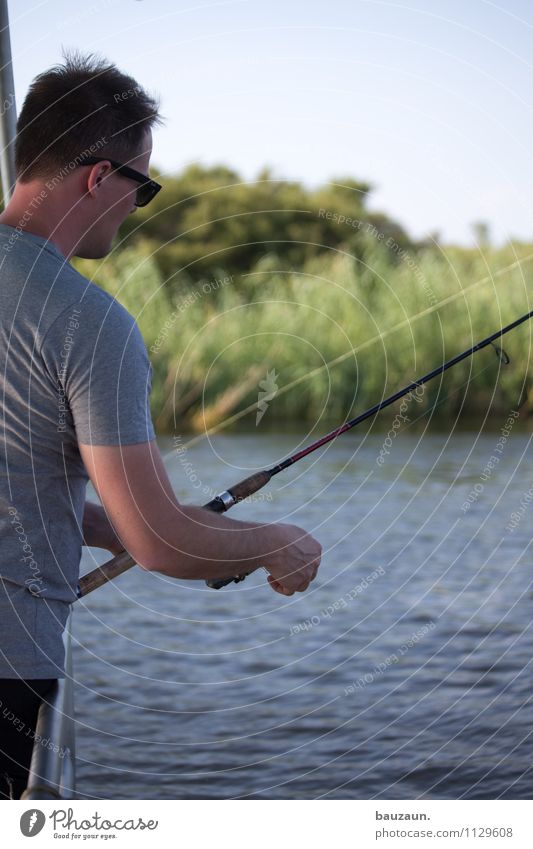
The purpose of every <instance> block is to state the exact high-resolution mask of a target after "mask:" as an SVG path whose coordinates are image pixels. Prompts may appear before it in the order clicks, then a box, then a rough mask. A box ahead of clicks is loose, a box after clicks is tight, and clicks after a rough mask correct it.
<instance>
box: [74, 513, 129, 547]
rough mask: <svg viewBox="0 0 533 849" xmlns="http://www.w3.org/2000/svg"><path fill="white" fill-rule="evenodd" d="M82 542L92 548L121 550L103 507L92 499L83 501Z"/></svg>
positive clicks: (120, 544)
mask: <svg viewBox="0 0 533 849" xmlns="http://www.w3.org/2000/svg"><path fill="white" fill-rule="evenodd" d="M83 542H84V545H88V546H93V547H94V548H106V549H107V550H108V551H111V552H112V553H113V554H118V553H119V551H122V550H123V545H122V543H121V542H120V540H119V539H118V537H117V535H116V534H115V531H114V528H113V526H112V524H111V522H110V521H109V519H108V518H107V516H106V512H105V510H104V508H103V507H101V506H100V505H99V504H93V503H92V501H86V502H85V508H84V511H83Z"/></svg>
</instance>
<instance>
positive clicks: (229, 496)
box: [77, 310, 533, 598]
mask: <svg viewBox="0 0 533 849" xmlns="http://www.w3.org/2000/svg"><path fill="white" fill-rule="evenodd" d="M532 317H533V310H531V312H528V313H526V314H525V315H523V316H521V317H520V318H517V319H516V320H515V321H513V322H511V324H507V325H505V327H502V328H500V330H497V331H496V333H492V334H491V335H490V336H487V337H486V338H485V339H482V340H481V342H478V343H477V344H476V345H472V347H471V348H467V350H466V351H463V352H462V353H461V354H457V355H456V356H455V357H452V359H451V360H448V361H447V362H445V363H443V364H442V365H440V366H437V367H436V368H434V369H433V370H432V371H430V372H428V373H427V374H424V375H423V376H422V377H419V378H418V379H417V380H413V381H412V383H409V384H408V386H405V387H404V388H403V389H400V390H398V392H395V393H394V394H393V395H389V397H388V398H385V399H384V400H383V401H380V402H379V403H378V404H374V406H373V407H370V408H369V409H368V410H365V412H364V413H360V414H359V415H358V416H355V418H353V419H350V420H349V421H347V422H345V423H344V424H343V425H341V426H340V427H337V428H335V430H332V431H331V432H330V433H327V434H326V435H325V436H322V437H320V439H317V440H316V441H315V442H312V443H311V445H308V446H307V447H306V448H303V449H302V450H301V451H297V452H296V453H295V454H292V455H291V456H290V457H287V458H286V459H285V460H282V461H281V463H278V464H277V465H275V466H272V468H271V469H263V470H262V471H260V472H256V473H255V474H253V475H250V477H247V478H245V479H244V480H242V481H240V482H239V483H237V484H235V485H234V486H232V487H231V488H230V489H227V490H225V491H224V492H221V493H220V494H219V495H217V496H216V497H215V498H213V499H212V500H211V501H209V502H208V503H207V504H204V505H203V506H204V508H205V509H206V510H211V511H212V512H214V513H226V512H227V511H228V510H229V509H230V508H231V507H233V506H234V504H237V503H238V502H239V501H244V499H246V498H249V497H250V495H253V494H254V493H255V492H258V490H260V489H262V488H263V487H264V486H266V484H267V483H268V482H269V481H270V480H271V479H272V478H273V477H274V475H277V474H279V473H280V472H283V471H284V470H285V469H288V468H289V466H292V465H294V463H297V462H298V460H302V459H303V458H304V457H307V456H308V455H309V454H312V453H313V451H316V450H317V449H318V448H321V447H322V446H323V445H327V444H328V442H332V441H333V440H334V439H337V437H338V436H340V435H341V434H342V433H346V431H347V430H351V429H352V428H353V427H355V426H356V425H358V424H361V422H364V421H365V420H366V419H369V418H370V417H371V416H374V415H376V414H377V413H379V412H380V411H381V410H383V409H385V407H389V406H390V405H391V404H394V403H395V402H396V401H399V400H400V398H403V397H404V396H405V395H409V394H410V393H412V392H414V391H415V390H416V389H418V388H419V387H420V386H424V385H425V384H426V383H429V381H430V380H433V378H435V377H438V375H440V374H443V373H444V372H445V371H447V370H448V369H450V368H452V367H453V366H455V365H457V363H460V362H462V360H466V359H467V358H468V357H471V356H472V355H473V354H475V353H476V352H477V351H481V349H482V348H486V347H487V345H492V346H493V347H494V348H495V350H496V353H497V355H498V357H499V359H500V362H502V363H503V364H505V365H506V364H508V363H509V358H508V356H507V354H506V353H505V351H503V350H502V349H501V348H499V347H498V346H497V345H495V344H494V342H495V340H496V339H500V338H501V337H502V336H504V335H505V334H506V333H509V331H511V330H514V328H515V327H518V326H519V325H520V324H523V323H524V322H525V321H528V320H529V319H531V318H532ZM134 565H135V561H134V560H133V558H132V557H131V556H130V555H129V554H128V552H127V551H123V552H121V554H118V555H117V556H116V557H114V558H113V559H112V560H109V561H108V562H107V563H104V564H103V565H102V566H99V567H97V568H96V569H93V571H91V572H89V573H88V574H87V575H84V576H83V577H82V578H80V582H79V586H78V593H77V595H78V598H82V597H83V596H85V595H87V594H88V593H89V592H92V591H93V590H95V589H96V588H97V587H100V586H102V584H105V583H107V581H110V580H112V579H113V578H116V577H117V576H118V575H121V574H122V573H123V572H125V571H126V570H127V569H130V568H131V567H132V566H134ZM249 574H250V573H249V572H245V573H243V574H237V575H231V576H229V577H227V578H219V579H215V580H210V581H206V584H207V586H208V587H210V588H211V589H215V590H219V589H221V588H222V587H225V586H226V585H227V584H231V583H236V584H237V583H239V582H240V581H244V579H245V578H246V577H247V575H249Z"/></svg>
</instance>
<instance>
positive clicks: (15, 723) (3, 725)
mask: <svg viewBox="0 0 533 849" xmlns="http://www.w3.org/2000/svg"><path fill="white" fill-rule="evenodd" d="M54 684H55V679H54V678H34V679H31V680H30V679H29V680H26V681H23V680H20V679H18V678H0V800H2V799H20V796H21V793H23V792H24V790H25V789H26V784H27V782H28V770H29V768H30V762H31V755H32V751H33V738H34V735H35V727H36V725H37V715H38V712H39V706H40V704H41V702H42V701H43V699H45V698H46V695H47V693H49V691H50V690H51V689H52V687H53V685H54Z"/></svg>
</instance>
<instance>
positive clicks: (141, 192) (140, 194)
mask: <svg viewBox="0 0 533 849" xmlns="http://www.w3.org/2000/svg"><path fill="white" fill-rule="evenodd" d="M157 191H158V189H157V188H156V186H154V185H153V183H143V184H142V185H141V186H139V187H138V189H137V195H136V198H135V206H146V205H147V204H148V203H150V201H151V200H152V198H154V197H155V196H156V194H157Z"/></svg>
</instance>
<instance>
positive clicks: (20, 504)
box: [0, 224, 154, 678]
mask: <svg viewBox="0 0 533 849" xmlns="http://www.w3.org/2000/svg"><path fill="white" fill-rule="evenodd" d="M0 281H1V286H0V362H2V363H3V375H2V377H3V386H4V389H3V392H2V398H1V402H0V425H1V428H2V435H3V439H2V447H1V448H0V507H1V510H0V578H1V579H2V580H1V587H2V592H1V594H0V621H1V622H2V636H3V640H2V647H1V651H0V677H1V678H9V677H17V675H22V676H23V677H26V678H49V677H58V676H61V675H62V674H63V671H62V663H63V654H62V641H61V633H62V630H63V627H64V622H65V620H66V616H67V613H68V604H69V603H70V602H71V601H73V600H74V599H75V598H76V585H77V582H78V568H79V561H80V556H81V545H82V522H83V510H84V503H85V489H86V484H87V480H88V475H87V472H86V470H85V467H84V464H83V462H82V460H81V458H80V453H79V449H78V442H80V441H81V442H84V443H86V444H91V443H94V444H104V445H113V444H115V445H116V444H128V443H132V442H144V441H146V440H149V439H152V438H153V436H154V434H153V429H152V424H151V419H150V414H149V410H148V407H147V398H148V394H149V390H150V374H151V370H150V365H149V362H148V358H147V355H146V350H145V347H144V343H143V342H142V339H141V337H140V334H139V332H138V330H137V327H136V325H135V322H134V321H133V319H132V317H131V316H130V315H129V314H128V313H127V312H126V310H124V309H123V307H121V306H120V305H119V304H118V303H117V302H116V301H114V300H113V298H111V297H110V296H109V295H107V294H106V293H105V292H104V291H103V290H101V289H100V288H99V287H97V286H96V285H95V284H93V283H90V282H89V281H88V280H85V278H83V277H82V276H81V275H79V274H78V273H77V272H76V271H75V270H74V269H73V268H72V267H71V266H70V265H69V264H68V263H67V262H66V260H65V258H64V257H62V256H61V254H60V253H59V251H58V250H57V249H56V248H55V247H54V246H53V245H52V244H51V243H50V242H47V241H46V240H45V239H44V238H41V237H39V236H36V235H34V234H32V233H26V232H24V231H23V232H21V233H18V232H17V231H16V230H15V229H14V228H12V227H8V226H7V225H4V224H0ZM6 640H7V645H6V642H5V641H6Z"/></svg>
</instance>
